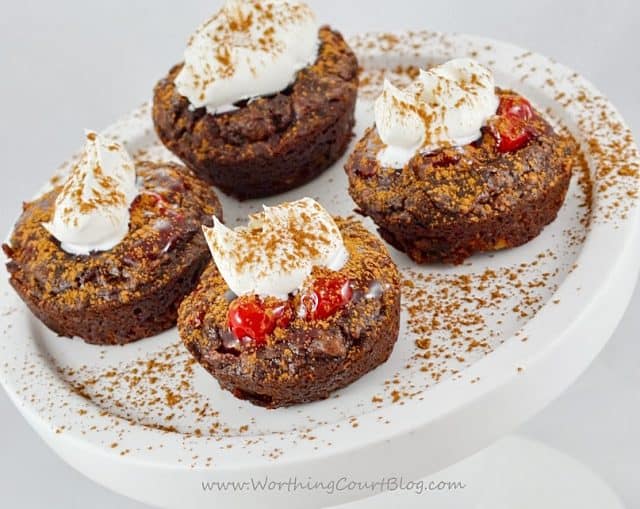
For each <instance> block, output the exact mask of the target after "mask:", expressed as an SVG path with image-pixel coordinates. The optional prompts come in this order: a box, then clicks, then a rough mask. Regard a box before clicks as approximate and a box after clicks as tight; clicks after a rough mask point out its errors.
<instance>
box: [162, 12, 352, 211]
mask: <svg viewBox="0 0 640 509" xmlns="http://www.w3.org/2000/svg"><path fill="white" fill-rule="evenodd" d="M357 67H358V64H357V60H356V57H355V55H354V54H353V52H352V51H351V49H350V48H349V46H348V45H347V43H346V42H345V41H344V39H343V38H342V36H341V35H340V34H339V33H338V32H335V31H333V30H332V29H330V28H329V27H326V26H323V27H318V25H317V23H316V20H315V16H314V14H313V12H312V11H311V9H310V8H309V7H308V6H307V5H305V4H304V3H300V2H295V1H293V0H286V1H285V0H277V1H259V0H244V1H240V0H228V1H227V2H226V3H225V4H224V7H223V8H222V9H221V10H220V11H219V12H217V13H216V14H214V15H213V16H212V17H211V18H210V19H209V20H207V21H206V22H205V23H204V24H203V25H202V26H201V27H200V28H199V29H198V30H197V31H196V32H195V34H193V36H192V37H191V39H190V40H189V43H188V46H187V49H186V51H185V53H184V62H183V63H180V64H178V65H176V66H175V67H173V68H172V69H171V70H170V71H169V74H168V76H167V77H166V78H164V79H162V80H161V81H160V82H159V83H158V84H157V85H156V87H155V91H154V100H153V121H154V124H155V128H156V132H157V133H158V136H159V138H160V139H161V140H162V142H163V143H164V144H165V146H166V147H167V148H168V149H169V150H171V151H172V152H173V153H174V154H175V155H177V156H178V157H179V158H180V159H181V160H182V161H183V162H184V163H185V164H186V165H187V166H188V167H189V168H191V169H192V170H194V171H195V172H196V173H197V174H198V175H199V176H200V177H202V178H204V179H206V180H207V181H209V182H210V183H211V184H213V185H215V186H217V187H219V188H220V189H221V190H222V191H223V192H225V193H227V194H230V195H233V196H235V197H237V198H240V199H248V198H256V197H262V196H268V195H273V194H276V193H280V192H283V191H286V190H289V189H292V188H294V187H297V186H300V185H302V184H304V183H305V182H307V181H309V180H311V179H312V178H314V177H315V176H317V175H318V174H319V173H321V172H322V171H323V170H325V169H326V168H328V167H329V166H330V165H331V164H332V163H333V162H335V161H336V160H337V159H338V158H339V157H340V156H341V155H342V154H343V153H344V151H345V150H346V148H347V145H348V143H349V141H350V139H351V136H352V128H353V125H354V109H355V101H356V94H357V87H358V77H357Z"/></svg>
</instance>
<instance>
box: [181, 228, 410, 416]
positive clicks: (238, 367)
mask: <svg viewBox="0 0 640 509" xmlns="http://www.w3.org/2000/svg"><path fill="white" fill-rule="evenodd" d="M336 223H337V224H338V227H339V228H340V230H341V232H342V236H343V239H344V243H345V247H346V248H347V250H348V252H349V259H348V261H347V263H346V264H345V266H344V267H343V268H342V269H341V270H340V271H337V272H334V271H330V270H328V269H322V268H318V267H316V268H315V269H314V271H313V272H312V274H311V276H310V277H309V278H308V281H307V283H308V284H309V285H312V286H313V285H315V284H316V283H317V282H319V281H327V280H330V279H331V280H333V281H340V283H339V285H338V286H341V287H342V290H341V295H342V296H344V295H345V293H344V289H345V288H347V287H346V286H343V285H345V284H347V285H348V296H347V299H345V300H344V302H343V307H341V308H339V309H338V310H337V311H335V312H333V313H332V314H330V315H329V316H327V317H324V318H316V317H314V316H312V315H309V314H308V312H307V305H308V302H307V301H306V297H307V296H308V294H307V293H305V290H304V289H303V290H302V291H301V292H299V293H297V294H295V295H290V297H289V301H287V302H284V303H279V304H278V305H279V306H280V307H279V309H282V306H283V305H284V306H286V308H287V309H288V310H289V312H290V313H292V314H291V316H289V318H288V320H287V322H288V323H286V324H283V325H281V326H280V325H279V326H277V327H276V328H275V330H273V332H272V333H271V334H270V335H269V336H268V337H267V338H266V339H265V341H264V342H263V343H262V344H256V343H255V342H252V341H244V340H242V339H240V340H239V339H238V338H237V337H236V336H235V335H234V334H233V333H232V331H231V330H230V328H229V325H228V316H229V310H230V309H231V308H233V306H234V303H235V302H237V301H238V300H239V299H238V298H236V296H235V295H233V294H232V293H231V292H230V290H229V288H228V286H227V284H226V283H225V281H224V279H223V278H222V277H221V276H220V274H219V272H218V270H217V269H216V267H215V265H213V264H212V265H210V266H209V267H208V268H207V269H206V270H205V272H204V273H203V275H202V278H201V279H200V283H199V284H198V287H197V289H196V290H195V291H194V292H193V293H192V294H191V295H189V296H188V297H187V298H186V299H185V300H184V301H183V303H182V305H181V306H180V312H179V318H178V329H179V331H180V336H181V338H182V340H183V342H184V344H185V345H186V346H187V348H188V349H189V351H190V352H191V353H192V354H193V355H194V357H195V358H196V359H197V361H198V362H199V363H201V364H202V365H203V366H204V367H205V369H207V371H209V372H210V373H211V374H212V375H213V376H214V377H215V378H216V379H217V380H218V382H219V383H220V386H221V387H222V388H223V389H226V390H229V391H231V392H232V393H233V394H234V395H236V396H237V397H239V398H242V399H248V400H249V401H251V402H252V403H255V404H257V405H262V406H267V407H271V408H273V407H280V406H288V405H294V404H297V403H305V402H310V401H314V400H318V399H323V398H326V397H328V396H329V394H330V393H331V392H332V391H335V390H336V389H340V388H342V387H345V386H346V385H349V384H350V383H352V382H353V381H355V380H357V379H358V378H360V377H361V376H363V375H364V374H365V373H367V372H368V371H370V370H372V369H374V368H375V367H376V366H378V365H380V364H382V363H383V362H385V361H386V360H387V358H388V357H389V355H390V354H391V351H392V349H393V346H394V344H395V342H396V340H397V338H398V329H399V316H400V276H399V273H398V270H397V268H396V266H395V264H394V263H393V261H392V260H391V258H390V257H389V255H388V253H387V250H386V248H385V247H384V245H383V244H382V242H380V241H379V240H378V239H377V238H376V237H375V236H374V235H372V234H371V233H369V232H368V231H367V230H366V229H365V228H364V227H363V226H362V225H361V224H360V223H359V222H358V221H354V220H345V219H336ZM345 282H346V283H345ZM323 296H324V298H327V295H326V293H325V294H323ZM246 298H247V297H246V296H243V297H241V298H240V299H246ZM249 298H255V299H257V297H249ZM315 303H316V304H317V301H315ZM266 305H269V303H268V302H267V304H266ZM245 339H248V338H245Z"/></svg>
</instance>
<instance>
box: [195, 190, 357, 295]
mask: <svg viewBox="0 0 640 509" xmlns="http://www.w3.org/2000/svg"><path fill="white" fill-rule="evenodd" d="M263 208H264V211H263V212H260V213H257V214H253V215H251V216H249V224H248V225H247V226H242V227H238V228H235V229H234V230H231V229H229V228H227V227H226V226H225V225H223V224H222V223H221V222H220V221H218V219H217V218H215V217H214V218H213V219H214V226H213V228H208V227H206V226H204V227H203V230H204V235H205V237H206V239H207V243H208V244H209V249H210V250H211V254H212V255H213V259H214V261H215V262H216V265H217V266H218V270H219V271H220V274H221V275H222V277H223V278H224V280H225V281H226V282H227V284H228V285H229V288H231V290H232V291H233V292H234V293H235V294H236V295H246V294H257V295H260V296H262V297H267V296H273V297H277V298H281V299H286V298H287V296H288V295H289V293H291V292H294V291H295V290H298V289H299V288H301V287H302V284H303V282H304V280H305V279H306V278H307V277H308V276H309V274H311V269H312V268H313V267H314V266H322V267H328V268H329V269H331V270H339V269H340V268H342V266H343V265H344V264H345V262H346V261H347V259H348V257H349V255H348V253H347V250H346V248H345V246H344V242H343V240H342V234H341V233H340V230H339V229H338V227H337V226H336V223H335V222H334V220H333V218H332V217H331V215H330V214H329V213H328V212H327V211H326V210H325V209H324V208H323V207H322V206H321V205H320V204H319V203H318V202H316V201H314V200H312V199H311V198H302V199H301V200H297V201H294V202H289V203H283V204H281V205H278V206H276V207H266V206H265V207H263Z"/></svg>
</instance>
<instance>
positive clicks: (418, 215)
mask: <svg viewBox="0 0 640 509" xmlns="http://www.w3.org/2000/svg"><path fill="white" fill-rule="evenodd" d="M497 93H498V95H499V97H500V100H501V104H503V102H505V101H520V102H522V101H524V102H526V100H525V99H523V98H521V97H520V96H518V95H517V94H515V93H514V92H511V91H504V90H497ZM526 104H528V102H526ZM499 111H500V109H499ZM531 111H532V114H531V115H529V116H530V118H527V123H526V126H525V127H524V129H525V130H523V131H522V132H523V133H525V134H527V139H526V142H525V140H522V139H517V138H514V139H513V140H509V141H510V142H513V146H509V145H508V144H507V146H506V148H505V146H504V145H505V143H504V140H501V138H500V133H499V129H500V122H501V121H502V120H503V119H502V118H501V117H500V116H496V117H495V119H492V120H491V121H490V122H489V124H488V125H487V126H486V127H484V128H483V131H482V137H481V138H480V139H479V140H477V141H476V142H474V143H472V144H469V145H466V146H464V147H451V148H445V149H442V150H440V151H437V152H435V153H430V154H426V155H424V154H416V155H415V156H414V157H413V158H412V159H411V160H410V161H409V163H408V164H407V165H406V166H405V167H404V168H402V169H400V170H396V169H393V168H385V167H382V166H381V165H380V163H379V162H378V160H377V153H378V152H379V150H380V149H381V148H382V147H383V143H382V141H381V139H380V137H379V136H378V133H377V131H376V129H375V127H372V128H369V129H368V130H367V131H366V132H365V134H364V136H363V138H362V139H361V140H360V141H359V142H358V144H357V145H356V148H355V150H354V151H353V153H352V154H351V156H350V158H349V160H348V162H347V164H346V166H345V169H346V172H347V174H348V177H349V193H350V195H351V197H352V198H353V200H354V201H355V202H356V204H357V205H358V210H359V212H360V213H362V214H364V215H367V216H369V217H371V218H372V219H373V221H374V222H375V223H376V224H377V226H378V227H379V231H380V235H381V236H382V237H383V238H384V239H385V240H386V241H387V242H389V243H390V244H392V245H393V246H395V247H396V248H398V249H400V250H402V251H404V252H405V253H407V254H408V255H409V257H410V258H411V259H413V260H414V261H416V262H418V263H428V262H439V261H441V262H446V263H454V264H458V263H461V262H463V261H464V260H465V259H466V258H467V257H469V256H470V255H472V254H473V253H475V252H478V251H493V250H497V249H503V248H508V247H514V246H519V245H521V244H524V243H525V242H527V241H529V240H531V239H533V238H534V237H536V236H537V235H538V234H539V233H540V232H541V230H542V229H543V228H544V226H545V225H547V224H549V223H550V222H552V221H553V220H554V219H555V217H556V215H557V213H558V210H559V209H560V207H561V206H562V203H563V201H564V198H565V195H566V192H567V189H568V186H569V182H570V180H571V167H572V162H573V154H574V151H573V146H572V144H571V142H570V140H568V139H566V138H565V137H562V136H560V135H558V134H556V133H555V132H554V130H553V128H552V127H551V126H550V125H549V123H548V122H547V121H546V120H545V119H543V118H542V116H541V115H540V114H539V113H537V112H535V111H534V110H533V109H532V108H531ZM523 142H524V144H523ZM520 145H522V146H520ZM516 146H517V148H515V147H516Z"/></svg>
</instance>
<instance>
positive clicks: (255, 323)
mask: <svg viewBox="0 0 640 509" xmlns="http://www.w3.org/2000/svg"><path fill="white" fill-rule="evenodd" d="M292 318H293V312H292V310H291V306H290V305H289V303H288V302H286V301H274V302H265V301H263V300H262V299H260V298H259V297H258V296H256V295H251V296H243V297H238V298H237V299H236V300H234V301H233V302H232V303H231V305H230V306H229V312H228V317H227V320H228V323H229V329H230V330H231V332H232V333H233V335H234V336H235V337H236V338H238V339H244V338H249V339H251V340H252V341H253V342H254V343H255V344H256V345H262V344H264V343H265V342H266V339H267V336H268V335H269V334H271V333H272V332H273V330H274V329H275V328H276V327H286V326H287V325H289V322H290V321H291V319H292Z"/></svg>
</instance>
